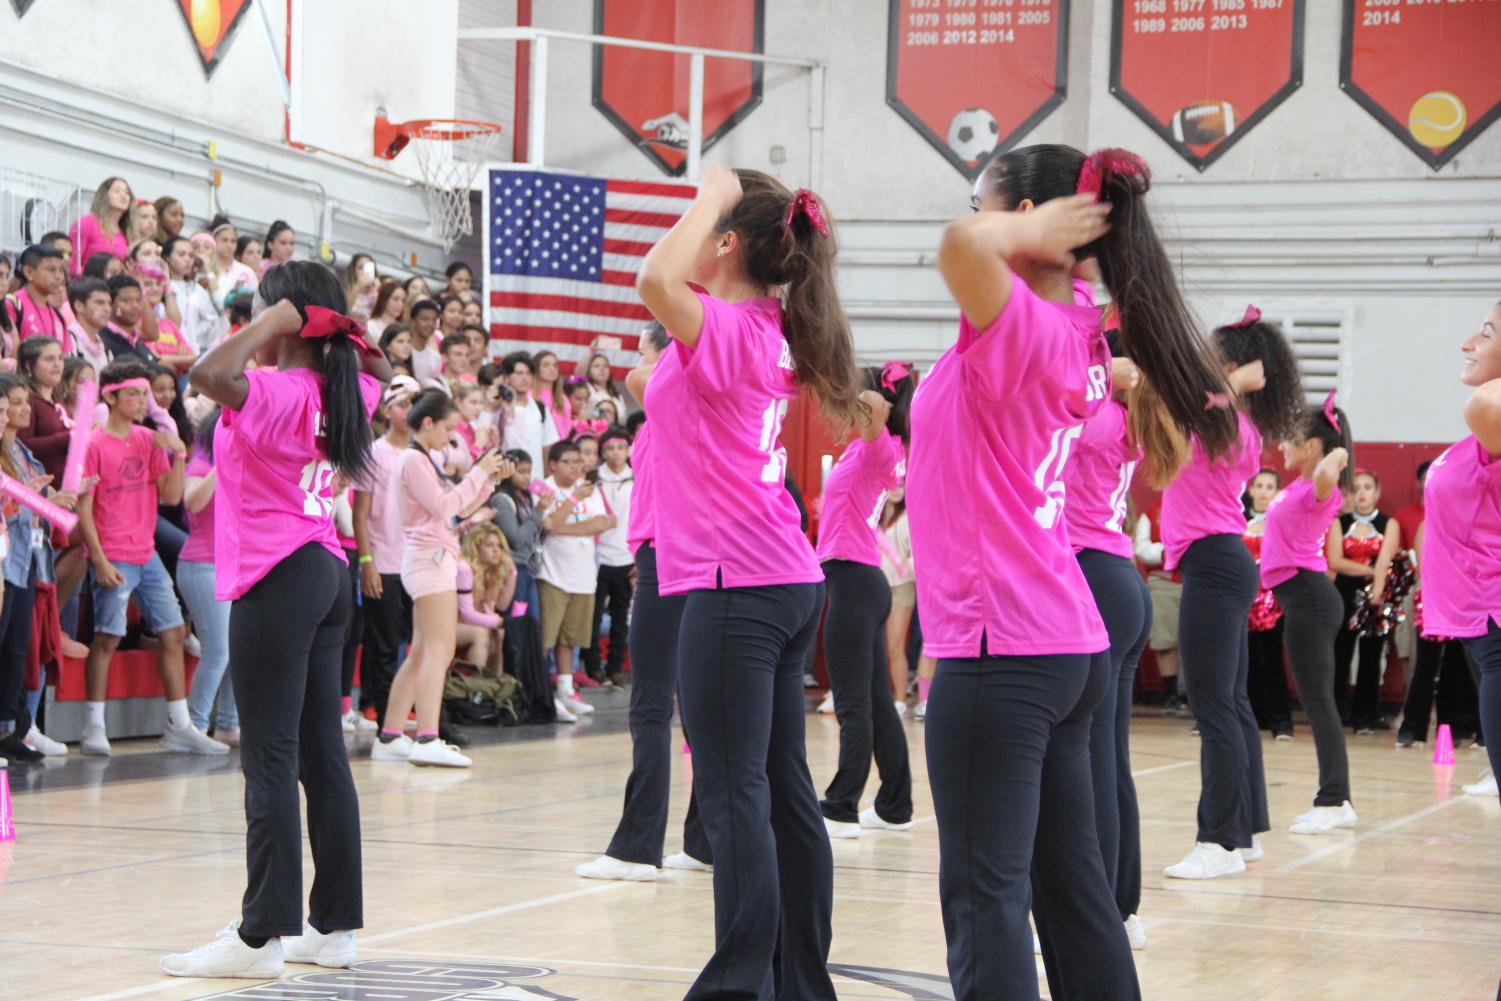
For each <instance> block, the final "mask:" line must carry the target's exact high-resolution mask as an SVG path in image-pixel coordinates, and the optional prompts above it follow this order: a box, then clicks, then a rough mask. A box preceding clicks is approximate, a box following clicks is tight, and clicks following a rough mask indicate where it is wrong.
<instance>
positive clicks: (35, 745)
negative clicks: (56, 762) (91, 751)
mask: <svg viewBox="0 0 1501 1001" xmlns="http://www.w3.org/2000/svg"><path fill="white" fill-rule="evenodd" d="M21 742H22V743H23V744H25V745H26V746H27V747H29V748H31V749H32V750H33V751H36V752H37V753H38V754H45V755H47V757H49V758H60V757H63V756H64V755H66V754H67V753H68V745H67V744H64V743H63V742H62V741H60V740H53V739H52V738H51V737H49V736H47V735H46V734H45V733H43V732H42V731H40V730H38V729H37V727H36V724H35V723H33V724H31V729H30V730H27V731H26V736H25V738H24V739H23V740H22V741H21Z"/></svg>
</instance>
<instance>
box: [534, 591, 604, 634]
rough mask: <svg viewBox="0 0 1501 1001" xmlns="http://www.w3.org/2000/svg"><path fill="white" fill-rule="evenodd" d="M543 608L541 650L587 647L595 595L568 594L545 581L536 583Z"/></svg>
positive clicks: (592, 621) (591, 627) (591, 629)
mask: <svg viewBox="0 0 1501 1001" xmlns="http://www.w3.org/2000/svg"><path fill="white" fill-rule="evenodd" d="M537 594H538V596H539V598H540V599H541V604H542V649H543V650H551V649H552V648H553V647H555V646H588V645H589V641H590V640H591V639H593V638H594V595H592V594H569V593H568V592H567V591H564V590H563V589H562V588H559V587H554V586H553V585H551V584H549V583H548V582H547V581H545V580H539V581H537Z"/></svg>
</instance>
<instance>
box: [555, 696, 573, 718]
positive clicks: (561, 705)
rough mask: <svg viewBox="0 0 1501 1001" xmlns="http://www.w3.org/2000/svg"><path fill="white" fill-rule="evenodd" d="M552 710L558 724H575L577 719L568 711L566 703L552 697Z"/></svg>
mask: <svg viewBox="0 0 1501 1001" xmlns="http://www.w3.org/2000/svg"><path fill="white" fill-rule="evenodd" d="M552 707H553V710H554V711H555V712H556V713H557V714H558V722H559V723H577V722H578V721H579V718H578V717H577V716H575V715H573V713H571V712H569V711H568V703H566V702H564V701H563V700H562V699H560V698H558V697H556V696H554V697H553V700H552Z"/></svg>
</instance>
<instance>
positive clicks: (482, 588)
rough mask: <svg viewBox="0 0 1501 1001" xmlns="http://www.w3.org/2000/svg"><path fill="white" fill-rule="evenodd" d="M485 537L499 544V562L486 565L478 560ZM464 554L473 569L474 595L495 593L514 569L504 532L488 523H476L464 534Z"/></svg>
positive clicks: (465, 559) (514, 565)
mask: <svg viewBox="0 0 1501 1001" xmlns="http://www.w3.org/2000/svg"><path fill="white" fill-rule="evenodd" d="M487 539H494V540H495V541H496V542H498V543H499V544H500V563H498V564H497V565H495V566H493V567H487V566H485V565H484V563H483V562H481V560H480V555H479V550H480V546H482V545H483V544H484V543H485V541H486V540H487ZM460 548H461V550H462V552H463V554H464V562H465V563H468V564H469V569H471V570H473V571H474V593H475V595H476V596H484V595H490V594H496V593H498V592H499V591H500V588H501V585H502V584H504V583H505V582H506V577H507V576H508V575H509V574H510V572H511V571H512V570H513V569H515V567H516V563H515V561H514V560H513V559H512V558H511V547H510V546H509V545H507V544H506V537H505V533H503V532H501V530H500V529H499V528H497V527H496V526H495V525H491V524H489V523H486V524H483V525H476V526H474V527H473V528H471V529H470V530H469V531H468V532H466V533H465V534H464V541H463V543H462V545H461V547H460Z"/></svg>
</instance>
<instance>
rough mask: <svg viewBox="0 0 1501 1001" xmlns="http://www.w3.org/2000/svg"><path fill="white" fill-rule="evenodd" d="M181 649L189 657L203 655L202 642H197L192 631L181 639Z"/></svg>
mask: <svg viewBox="0 0 1501 1001" xmlns="http://www.w3.org/2000/svg"><path fill="white" fill-rule="evenodd" d="M182 651H183V653H185V654H187V655H188V656H190V657H199V658H201V657H202V656H203V644H202V643H201V642H199V640H198V637H197V635H196V634H194V633H188V638H187V639H185V640H183V641H182Z"/></svg>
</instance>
